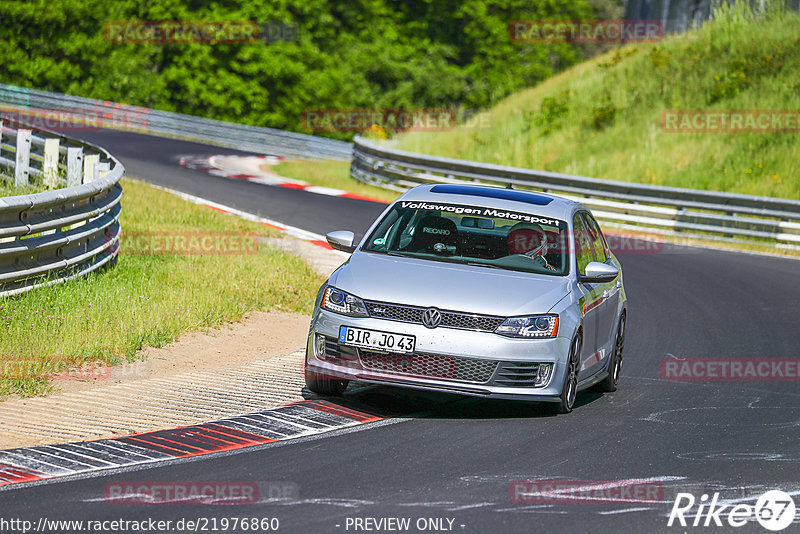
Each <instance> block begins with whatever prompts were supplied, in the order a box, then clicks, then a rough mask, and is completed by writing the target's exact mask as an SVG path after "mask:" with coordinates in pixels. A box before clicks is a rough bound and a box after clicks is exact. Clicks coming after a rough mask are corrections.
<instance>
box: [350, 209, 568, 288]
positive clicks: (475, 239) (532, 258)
mask: <svg viewBox="0 0 800 534" xmlns="http://www.w3.org/2000/svg"><path fill="white" fill-rule="evenodd" d="M566 238H567V223H566V222H564V221H561V220H558V219H553V218H550V217H542V216H538V215H536V214H533V213H522V212H515V211H508V210H503V209H497V208H486V207H479V206H468V205H460V204H441V203H428V202H409V201H400V202H397V203H396V204H395V205H394V206H393V207H392V209H391V210H389V212H388V213H387V214H386V216H384V217H383V219H381V221H380V223H378V225H377V226H376V227H375V230H373V232H372V234H370V236H369V238H368V239H367V240H366V242H365V244H364V246H362V250H364V251H366V252H374V253H383V254H392V255H400V256H409V257H414V258H423V259H429V260H434V261H442V262H449V263H463V264H469V265H481V266H485V267H495V268H500V269H508V270H511V271H522V272H530V273H539V274H546V275H554V276H563V275H566V274H567V273H568V272H569V253H568V251H569V247H567V246H563V245H562V244H566V243H567V240H566Z"/></svg>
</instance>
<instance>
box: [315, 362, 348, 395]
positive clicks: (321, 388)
mask: <svg viewBox="0 0 800 534" xmlns="http://www.w3.org/2000/svg"><path fill="white" fill-rule="evenodd" d="M349 382H350V381H349V380H344V379H341V378H336V377H333V376H329V375H324V374H320V373H315V372H313V371H309V370H308V368H306V387H307V388H308V389H309V390H310V391H312V392H313V393H316V394H317V395H324V396H326V397H338V396H340V395H341V394H342V393H344V390H346V389H347V384H348V383H349Z"/></svg>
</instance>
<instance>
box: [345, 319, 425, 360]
mask: <svg viewBox="0 0 800 534" xmlns="http://www.w3.org/2000/svg"><path fill="white" fill-rule="evenodd" d="M339 343H343V344H345V345H350V346H352V347H360V348H363V349H372V350H381V351H386V352H398V353H400V354H411V353H413V352H414V345H415V344H416V337H414V336H408V335H405V334H393V333H391V332H381V331H379V330H366V329H364V328H353V327H352V326H342V327H340V328H339Z"/></svg>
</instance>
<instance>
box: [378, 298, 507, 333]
mask: <svg viewBox="0 0 800 534" xmlns="http://www.w3.org/2000/svg"><path fill="white" fill-rule="evenodd" d="M365 304H366V306H367V311H368V312H369V314H370V316H372V317H375V318H376V319H387V320H389V321H400V322H403V323H415V324H422V313H423V312H424V311H425V310H426V309H427V308H423V307H419V306H405V305H403V304H389V303H386V302H374V301H367V302H365ZM441 313H442V323H441V324H440V325H439V326H440V327H441V328H457V329H460V330H475V331H478V332H494V331H495V330H497V327H498V326H500V325H501V324H502V323H503V321H505V318H504V317H496V316H493V315H476V314H472V313H464V312H456V311H447V310H442V311H441Z"/></svg>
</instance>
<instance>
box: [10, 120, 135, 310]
mask: <svg viewBox="0 0 800 534" xmlns="http://www.w3.org/2000/svg"><path fill="white" fill-rule="evenodd" d="M0 133H2V138H1V139H0V180H7V181H9V182H12V183H13V184H14V185H15V186H16V187H20V188H24V187H26V186H28V185H29V183H28V180H29V178H30V177H31V176H39V175H41V181H42V184H43V185H47V186H48V187H61V186H67V187H63V188H61V189H53V190H50V191H44V192H41V193H33V194H27V195H19V196H11V197H0V296H10V295H15V294H17V293H22V292H24V291H28V290H31V289H33V288H36V287H40V286H44V285H50V284H55V283H59V282H63V281H66V280H69V279H71V278H75V277H78V276H82V275H85V274H87V273H90V272H92V271H94V270H95V269H98V268H100V267H102V266H103V265H106V264H109V263H110V262H113V260H114V259H115V258H116V256H117V252H118V250H119V234H120V224H119V216H120V212H121V209H122V208H121V204H120V200H121V199H122V186H121V185H120V184H119V180H120V178H122V175H123V173H124V168H123V166H122V164H120V162H119V161H118V160H117V159H116V158H114V157H113V156H111V155H110V154H109V153H108V152H106V151H105V150H104V149H102V148H100V147H97V146H95V145H92V144H89V143H85V142H82V141H75V140H72V139H69V138H67V137H64V136H61V135H58V134H56V133H53V132H48V131H40V130H31V129H22V130H14V129H12V128H4V127H3V126H2V122H1V121H0ZM11 153H13V157H9V156H11Z"/></svg>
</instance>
